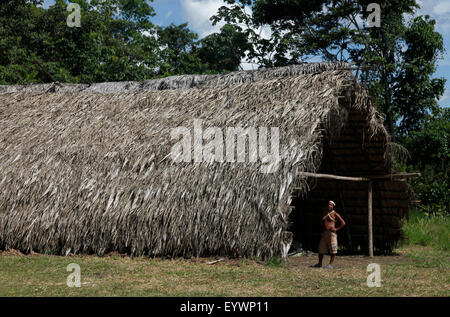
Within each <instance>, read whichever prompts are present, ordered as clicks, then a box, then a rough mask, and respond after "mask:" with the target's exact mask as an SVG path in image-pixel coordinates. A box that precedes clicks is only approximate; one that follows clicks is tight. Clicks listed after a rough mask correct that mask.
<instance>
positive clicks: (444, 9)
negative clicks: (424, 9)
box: [433, 1, 450, 15]
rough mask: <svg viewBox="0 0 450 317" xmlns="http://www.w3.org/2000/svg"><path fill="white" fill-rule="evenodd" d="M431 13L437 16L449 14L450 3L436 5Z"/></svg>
mask: <svg viewBox="0 0 450 317" xmlns="http://www.w3.org/2000/svg"><path fill="white" fill-rule="evenodd" d="M433 11H434V13H435V14H437V15H442V14H446V13H450V2H447V1H446V2H441V3H439V4H437V5H436V6H435V7H434V8H433Z"/></svg>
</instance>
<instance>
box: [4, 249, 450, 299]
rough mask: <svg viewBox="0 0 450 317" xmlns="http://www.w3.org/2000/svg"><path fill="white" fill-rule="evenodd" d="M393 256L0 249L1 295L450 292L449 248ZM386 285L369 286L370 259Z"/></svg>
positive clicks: (420, 250) (439, 294) (409, 250)
mask: <svg viewBox="0 0 450 317" xmlns="http://www.w3.org/2000/svg"><path fill="white" fill-rule="evenodd" d="M398 252H399V255H396V256H380V257H374V258H373V259H370V258H368V257H360V256H342V257H338V259H337V262H336V266H335V267H334V268H333V269H332V270H328V269H313V268H310V267H309V265H311V264H314V263H315V262H316V258H315V257H312V256H298V257H290V258H288V260H287V261H285V262H283V263H281V264H277V262H276V261H272V264H269V265H268V264H267V263H266V264H265V263H262V262H260V261H255V260H248V259H236V260H225V261H222V262H219V263H216V264H214V265H208V264H207V262H208V261H210V260H212V259H204V258H200V259H195V258H194V259H188V260H186V259H174V260H171V259H150V258H145V257H140V258H130V257H127V256H120V255H116V254H113V255H109V256H105V257H98V256H94V255H89V256H69V257H61V256H52V255H37V254H35V255H27V256H25V255H21V254H18V253H17V252H2V253H0V296H450V273H449V272H450V270H449V269H450V257H449V252H447V251H442V250H436V249H433V248H430V247H420V246H407V247H403V248H402V249H399V250H398ZM372 262H373V263H378V264H380V266H381V279H382V282H381V283H382V285H381V287H379V288H369V287H368V286H367V284H366V279H367V276H368V274H369V273H367V272H366V269H367V265H368V264H369V263H372ZM70 263H77V264H79V265H80V267H81V283H82V284H81V287H80V288H70V287H68V286H67V285H66V279H67V276H68V275H69V274H70V272H67V271H66V267H67V265H68V264H70Z"/></svg>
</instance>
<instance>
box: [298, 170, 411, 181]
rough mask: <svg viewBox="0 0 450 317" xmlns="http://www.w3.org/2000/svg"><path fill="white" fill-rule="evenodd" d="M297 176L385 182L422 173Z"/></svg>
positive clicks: (314, 174) (305, 174)
mask: <svg viewBox="0 0 450 317" xmlns="http://www.w3.org/2000/svg"><path fill="white" fill-rule="evenodd" d="M297 175H298V176H306V177H314V178H326V179H335V180H341V181H354V182H367V181H370V180H374V181H375V180H385V179H403V178H412V177H419V176H420V173H396V174H387V175H369V176H363V177H350V176H340V175H333V174H320V173H308V172H299V173H298V174H297Z"/></svg>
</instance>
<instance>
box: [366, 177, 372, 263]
mask: <svg viewBox="0 0 450 317" xmlns="http://www.w3.org/2000/svg"><path fill="white" fill-rule="evenodd" d="M368 187H369V188H368V205H367V207H368V213H367V216H368V232H369V256H370V257H373V231H372V230H373V227H372V181H369V186H368Z"/></svg>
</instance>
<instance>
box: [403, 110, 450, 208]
mask: <svg viewBox="0 0 450 317" xmlns="http://www.w3.org/2000/svg"><path fill="white" fill-rule="evenodd" d="M449 135H450V109H448V108H447V109H445V110H442V111H441V113H440V114H438V115H436V116H429V117H428V118H427V121H426V122H425V123H424V125H423V128H422V130H420V131H415V132H412V133H410V134H408V135H407V136H405V137H403V138H402V139H400V142H401V143H402V144H403V145H404V146H405V147H406V148H407V149H408V151H409V153H410V155H411V160H410V163H409V164H410V165H408V166H407V167H406V169H407V170H408V171H420V172H421V174H422V176H421V177H419V178H417V179H412V180H411V181H410V182H411V185H412V188H413V190H414V192H415V193H416V194H417V195H418V198H419V199H420V200H421V204H423V205H424V206H423V207H422V209H423V210H424V211H425V212H427V213H439V212H442V211H445V210H446V213H447V214H450V186H449V180H448V176H449V166H450V143H449V141H450V140H449Z"/></svg>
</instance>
